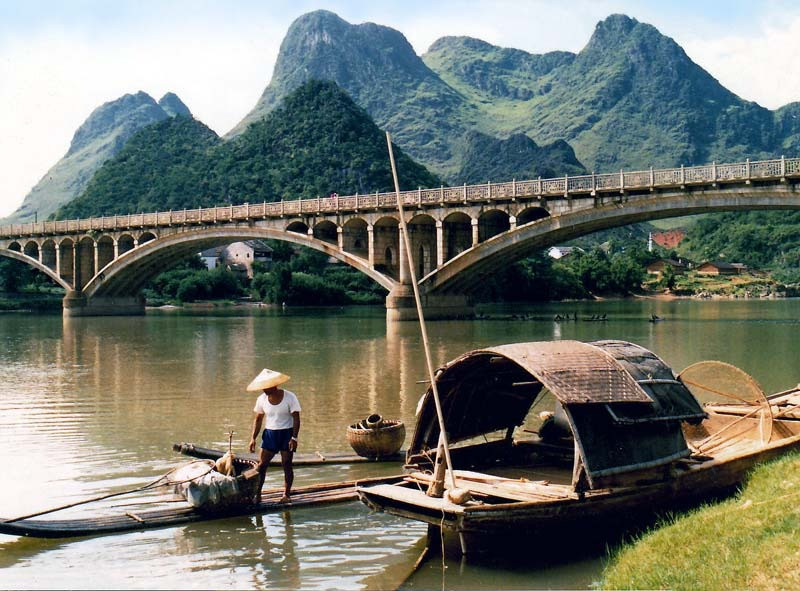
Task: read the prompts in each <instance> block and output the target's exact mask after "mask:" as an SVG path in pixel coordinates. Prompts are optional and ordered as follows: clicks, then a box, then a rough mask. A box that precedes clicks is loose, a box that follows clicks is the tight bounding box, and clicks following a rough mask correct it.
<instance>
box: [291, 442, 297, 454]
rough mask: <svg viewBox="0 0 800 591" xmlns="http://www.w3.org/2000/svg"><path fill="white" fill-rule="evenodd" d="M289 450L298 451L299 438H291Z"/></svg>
mask: <svg viewBox="0 0 800 591" xmlns="http://www.w3.org/2000/svg"><path fill="white" fill-rule="evenodd" d="M289 451H290V452H292V453H294V452H296V451H297V439H290V440H289Z"/></svg>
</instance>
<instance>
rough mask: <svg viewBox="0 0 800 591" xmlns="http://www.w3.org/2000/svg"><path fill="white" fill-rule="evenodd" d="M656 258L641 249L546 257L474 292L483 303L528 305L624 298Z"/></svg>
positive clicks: (518, 265) (523, 263)
mask: <svg viewBox="0 0 800 591" xmlns="http://www.w3.org/2000/svg"><path fill="white" fill-rule="evenodd" d="M654 259H655V255H653V254H652V253H648V252H647V251H646V250H645V249H644V248H642V247H639V248H637V247H628V248H626V249H624V250H623V249H622V248H621V247H614V246H613V244H612V245H610V246H609V251H608V252H606V251H605V250H603V249H601V248H599V247H598V248H593V249H591V250H590V251H588V252H581V251H580V250H574V251H573V252H572V254H570V255H569V256H567V257H564V258H562V259H559V260H557V261H556V260H554V259H552V258H551V257H550V256H548V255H547V254H545V253H540V254H538V255H536V256H533V257H528V258H526V259H524V260H522V261H520V262H518V263H516V264H514V265H511V266H510V267H508V268H506V269H504V270H501V271H498V272H497V273H496V274H495V275H493V276H491V277H488V278H487V280H486V281H484V282H483V284H482V287H481V288H480V291H479V292H478V293H477V294H475V295H476V299H477V300H478V301H482V302H499V301H511V302H531V301H547V300H562V299H586V298H591V297H594V296H624V295H629V294H632V293H638V292H640V291H641V285H642V282H643V280H644V278H645V270H644V269H645V266H646V265H647V264H648V263H650V262H651V261H652V260H654Z"/></svg>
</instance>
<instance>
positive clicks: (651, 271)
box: [647, 259, 689, 277]
mask: <svg viewBox="0 0 800 591" xmlns="http://www.w3.org/2000/svg"><path fill="white" fill-rule="evenodd" d="M667 267H671V268H672V272H673V273H675V274H676V275H680V274H682V273H686V271H687V270H688V268H689V265H688V264H686V262H685V261H682V260H678V261H676V260H675V259H658V260H657V261H653V262H652V263H650V264H649V265H647V274H648V275H657V276H659V277H660V276H661V274H662V273H663V272H664V269H666V268H667Z"/></svg>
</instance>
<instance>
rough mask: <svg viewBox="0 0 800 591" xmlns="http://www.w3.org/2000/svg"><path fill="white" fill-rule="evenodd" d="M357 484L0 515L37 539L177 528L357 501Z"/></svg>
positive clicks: (241, 463) (247, 463) (8, 527)
mask: <svg viewBox="0 0 800 591" xmlns="http://www.w3.org/2000/svg"><path fill="white" fill-rule="evenodd" d="M208 451H210V452H212V453H211V454H209V457H211V456H216V457H220V456H222V455H223V452H216V451H215V450H208ZM235 461H236V463H237V465H238V467H239V469H240V471H247V470H249V469H251V468H252V467H253V462H252V461H251V460H248V459H241V458H237V459H236V460H235ZM401 478H402V476H401V475H395V476H389V477H378V478H371V479H370V478H368V479H364V480H360V481H358V482H361V483H368V482H372V483H388V482H395V481H398V480H400V479H401ZM356 484H357V481H343V482H332V483H324V484H314V485H310V486H304V487H299V488H295V489H294V490H293V491H292V497H291V500H290V501H289V502H287V503H281V502H280V499H281V497H282V496H283V488H276V489H270V490H265V491H262V492H261V495H260V496H259V497H258V499H257V500H256V501H255V502H250V500H249V499H248V500H247V502H242V503H225V504H223V505H221V506H220V507H218V508H217V510H213V511H209V510H207V509H202V508H200V509H198V508H195V507H192V506H191V505H190V504H189V503H188V502H186V501H182V500H181V501H174V500H173V501H172V502H164V503H161V506H160V507H159V508H157V509H149V510H136V511H134V510H129V511H124V512H121V513H115V514H110V515H102V516H97V517H84V518H73V519H35V518H32V517H31V518H25V519H3V518H0V534H7V535H12V536H29V537H37V538H68V537H77V536H90V535H99V534H108V533H116V532H126V531H135V530H143V529H155V528H163V527H174V526H177V525H182V524H185V523H192V522H196V521H210V520H215V519H224V518H229V517H235V516H240V515H261V514H265V513H274V512H280V511H286V510H288V509H295V508H300V507H311V506H318V505H324V504H330V503H343V502H349V501H354V500H356V499H357V498H358V497H357V494H356V490H355V486H356ZM147 504H148V503H146V502H145V503H143V504H142V507H145V506H146V505H147ZM133 505H135V503H133V504H132V506H133Z"/></svg>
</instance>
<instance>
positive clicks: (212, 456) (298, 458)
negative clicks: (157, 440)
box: [172, 443, 406, 467]
mask: <svg viewBox="0 0 800 591" xmlns="http://www.w3.org/2000/svg"><path fill="white" fill-rule="evenodd" d="M172 449H173V450H175V451H177V452H178V453H182V454H183V455H186V456H191V457H193V458H200V459H208V460H217V459H219V458H221V457H222V455H223V454H224V453H225V452H224V451H222V450H219V449H211V448H208V447H200V446H199V445H195V444H193V443H174V444H172ZM236 455H237V456H238V457H240V458H242V459H243V460H251V461H254V462H257V461H258V454H251V453H239V454H236ZM405 457H406V454H405V451H403V450H400V451H398V452H397V453H394V454H391V455H387V456H380V457H377V458H375V457H370V458H367V457H363V456H358V455H355V454H344V453H335V454H322V453H320V452H316V453H314V454H295V455H294V460H293V461H292V464H293V465H294V466H295V467H297V466H321V465H323V464H367V463H373V462H402V461H404V460H405ZM280 463H281V459H280V456H276V457H274V458H272V462H271V464H275V465H280Z"/></svg>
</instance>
